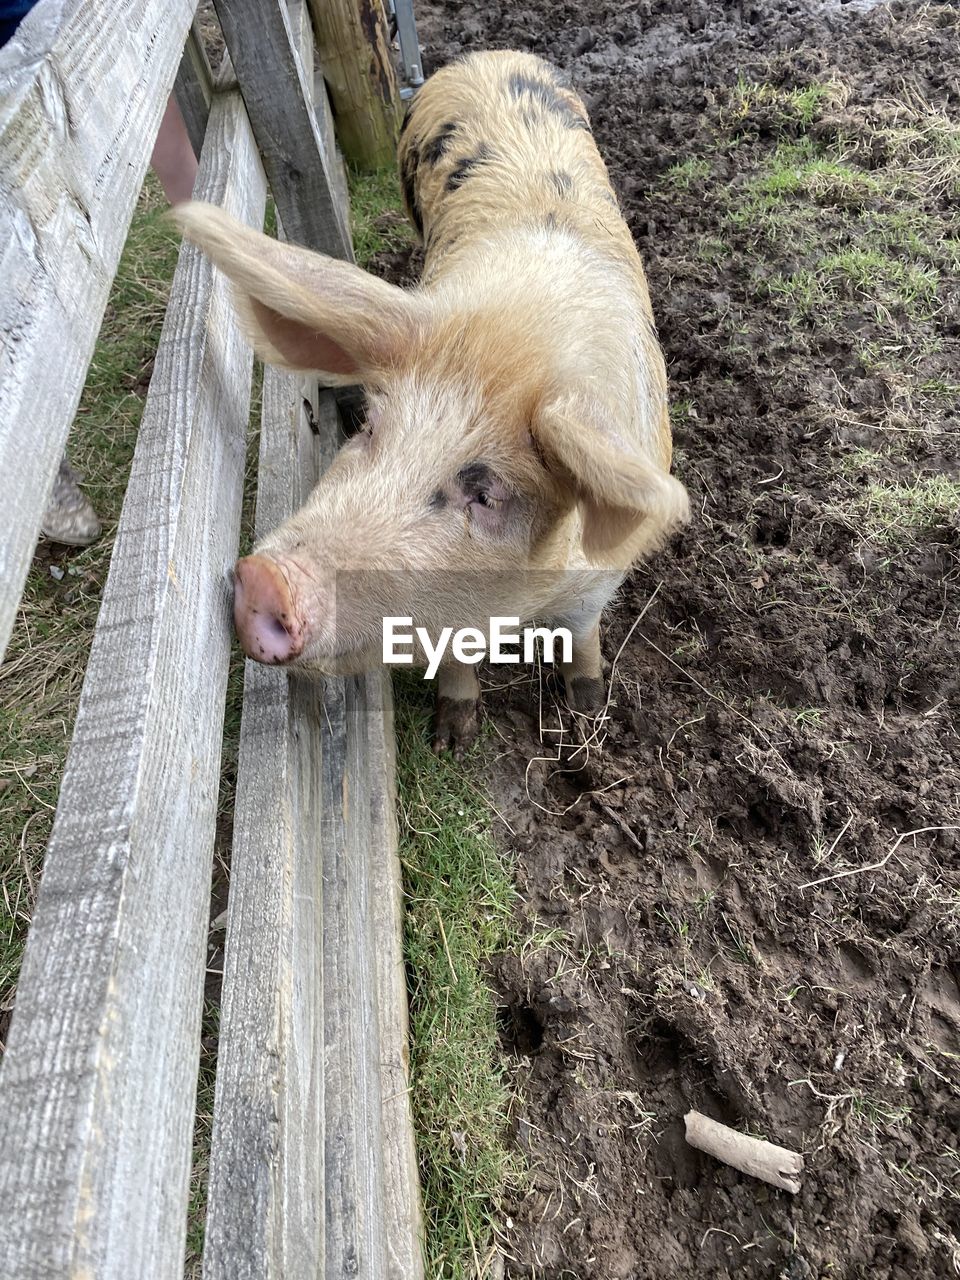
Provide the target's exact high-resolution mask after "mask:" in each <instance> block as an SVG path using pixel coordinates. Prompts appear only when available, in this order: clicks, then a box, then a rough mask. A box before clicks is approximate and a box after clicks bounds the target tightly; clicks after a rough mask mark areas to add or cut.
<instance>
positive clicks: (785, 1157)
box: [683, 1111, 803, 1195]
mask: <svg viewBox="0 0 960 1280" xmlns="http://www.w3.org/2000/svg"><path fill="white" fill-rule="evenodd" d="M683 1123H684V1125H685V1126H686V1135H685V1136H686V1139H687V1142H689V1144H690V1146H691V1147H696V1148H697V1150H698V1151H704V1152H706V1154H707V1155H708V1156H713V1158H714V1159H715V1160H720V1161H722V1163H723V1164H728V1165H730V1167H731V1168H732V1169H739V1170H740V1172H741V1173H746V1174H749V1176H750V1177H751V1178H759V1179H760V1181H761V1182H768V1183H769V1184H770V1186H771V1187H779V1188H780V1190H781V1191H789V1192H790V1193H791V1194H792V1195H796V1194H797V1192H798V1191H799V1190H800V1174H801V1172H802V1171H803V1156H802V1155H800V1154H799V1152H796V1151H790V1150H788V1149H787V1148H786V1147H778V1146H777V1145H776V1144H775V1143H773V1142H765V1141H764V1139H763V1138H751V1137H750V1135H749V1134H746V1133H740V1131H739V1130H738V1129H731V1128H730V1127H729V1126H728V1125H725V1124H720V1123H719V1121H717V1120H711V1119H710V1117H709V1116H705V1115H701V1113H700V1112H699V1111H688V1112H687V1114H686V1115H685V1116H684V1117H683Z"/></svg>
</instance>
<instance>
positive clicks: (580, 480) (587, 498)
mask: <svg viewBox="0 0 960 1280" xmlns="http://www.w3.org/2000/svg"><path fill="white" fill-rule="evenodd" d="M533 431H534V436H535V438H536V440H537V443H538V446H539V448H540V450H541V451H542V453H543V454H544V457H545V458H546V460H547V463H548V465H554V466H557V465H558V466H559V467H560V469H561V470H562V471H563V472H565V473H566V476H567V477H568V479H569V481H570V482H571V483H572V485H573V487H574V489H575V491H576V493H577V496H578V498H579V501H580V507H581V511H582V514H583V549H584V552H585V553H586V554H587V556H589V557H590V558H591V559H598V560H601V561H603V560H606V559H608V558H609V557H611V556H614V555H615V553H616V550H617V548H618V547H619V546H620V545H621V544H622V543H623V542H625V541H626V540H627V539H628V538H629V537H630V536H631V535H632V534H633V533H634V531H635V530H636V529H637V528H638V526H639V525H640V524H641V522H649V525H650V534H651V542H656V541H660V540H661V539H662V538H664V537H666V536H667V534H669V533H670V532H671V530H673V529H674V528H676V527H677V526H678V525H680V524H682V523H683V522H684V521H685V520H686V519H687V517H688V515H689V503H688V500H687V491H686V489H685V488H684V487H683V485H682V484H681V483H680V482H679V480H675V479H674V477H673V476H671V475H670V474H669V473H668V472H666V471H663V470H662V469H661V468H659V467H657V466H656V465H655V464H654V463H651V462H648V461H647V460H646V459H644V458H641V457H640V456H639V454H637V453H636V452H634V451H633V450H632V449H631V448H629V447H628V446H627V445H626V444H625V443H624V442H622V441H620V440H618V439H617V438H616V436H614V435H612V434H611V433H609V432H606V431H604V430H602V429H601V428H600V427H599V426H598V425H596V423H595V422H593V421H592V420H591V415H590V413H589V412H587V411H584V410H582V409H579V408H578V407H577V406H574V405H568V404H560V405H551V406H549V407H547V408H546V409H545V410H544V411H542V412H541V413H540V414H539V415H538V416H537V418H536V419H535V421H534V427H533Z"/></svg>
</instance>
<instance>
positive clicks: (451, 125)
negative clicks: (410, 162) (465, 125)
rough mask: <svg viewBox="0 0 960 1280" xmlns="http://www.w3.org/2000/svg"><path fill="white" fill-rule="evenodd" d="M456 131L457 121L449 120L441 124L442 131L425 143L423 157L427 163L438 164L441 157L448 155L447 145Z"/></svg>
mask: <svg viewBox="0 0 960 1280" xmlns="http://www.w3.org/2000/svg"><path fill="white" fill-rule="evenodd" d="M456 131H457V124H456V121H455V120H448V121H447V123H446V124H445V125H441V127H440V132H439V133H438V134H437V136H436V137H435V138H431V140H430V141H429V142H426V143H424V146H423V159H424V161H425V162H426V163H427V164H429V165H434V164H437V163H438V162H439V161H440V159H441V158H442V157H443V156H444V155H446V151H447V147H448V146H449V145H450V139H451V138H452V137H453V135H454V134H455V133H456Z"/></svg>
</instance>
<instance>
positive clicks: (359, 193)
mask: <svg viewBox="0 0 960 1280" xmlns="http://www.w3.org/2000/svg"><path fill="white" fill-rule="evenodd" d="M349 176H350V228H351V231H352V232H353V248H354V253H355V254H356V258H357V262H358V263H359V264H360V266H366V265H367V263H369V262H370V261H371V259H373V258H374V257H375V256H376V255H377V254H378V253H384V252H396V251H397V250H399V249H403V248H405V247H406V246H407V245H410V244H413V243H414V239H415V237H414V233H413V228H412V227H411V226H410V223H409V222H408V221H407V218H406V215H405V214H404V213H403V201H402V198H401V195H400V180H399V178H398V177H397V173H396V171H395V170H394V169H382V170H380V171H379V172H376V173H359V172H357V171H351V173H350V175H349Z"/></svg>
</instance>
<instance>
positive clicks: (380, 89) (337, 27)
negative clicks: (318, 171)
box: [309, 0, 403, 169]
mask: <svg viewBox="0 0 960 1280" xmlns="http://www.w3.org/2000/svg"><path fill="white" fill-rule="evenodd" d="M309 4H310V8H311V11H312V12H313V19H314V25H315V26H316V31H317V45H318V48H319V50H320V61H321V63H322V64H323V74H324V76H325V78H326V81H327V86H328V88H329V90H330V100H331V102H332V103H333V110H334V115H335V117H336V121H337V135H338V137H339V139H340V145H341V147H342V148H343V154H344V155H345V156H346V158H347V160H348V161H350V162H351V163H353V164H356V165H359V166H360V167H361V168H363V169H381V168H383V167H385V166H386V165H392V164H393V163H394V162H395V160H396V151H397V135H398V133H399V130H400V118H401V115H402V105H403V104H402V102H401V99H400V94H399V91H398V88H397V77H396V72H395V71H394V69H393V58H392V57H391V54H390V40H389V35H388V32H387V24H386V18H385V16H384V9H383V4H382V3H381V0H309Z"/></svg>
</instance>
